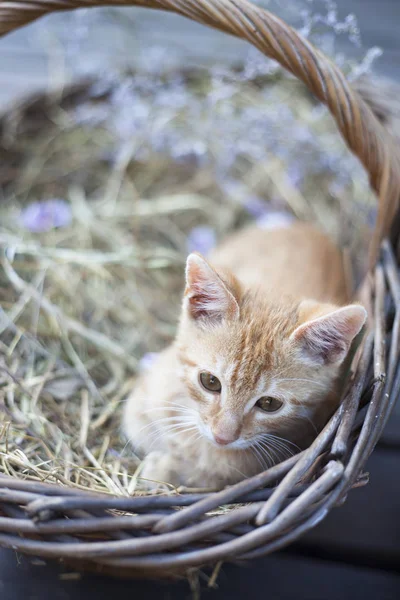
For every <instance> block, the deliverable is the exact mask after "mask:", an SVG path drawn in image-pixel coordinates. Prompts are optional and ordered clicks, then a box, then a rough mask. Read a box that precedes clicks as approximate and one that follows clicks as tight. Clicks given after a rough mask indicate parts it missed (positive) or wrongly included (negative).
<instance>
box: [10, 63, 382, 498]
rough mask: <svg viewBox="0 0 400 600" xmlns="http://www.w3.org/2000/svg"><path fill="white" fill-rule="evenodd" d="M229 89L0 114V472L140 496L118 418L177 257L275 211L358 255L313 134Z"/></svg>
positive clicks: (351, 194) (154, 335) (358, 207)
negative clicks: (312, 224) (315, 226)
mask: <svg viewBox="0 0 400 600" xmlns="http://www.w3.org/2000/svg"><path fill="white" fill-rule="evenodd" d="M242 75H243V72H241V71H240V70H238V71H237V72H236V73H231V74H230V75H229V76H228V75H226V74H222V75H221V74H220V73H219V74H218V76H216V75H215V74H213V73H211V75H206V74H205V73H204V72H203V71H202V70H200V69H198V70H191V72H190V73H185V72H179V73H178V72H176V71H170V72H167V73H153V74H151V75H149V74H141V73H136V74H134V75H129V76H128V75H127V76H125V77H123V78H119V79H118V80H115V81H103V80H100V81H94V82H93V81H92V82H84V83H82V84H79V85H75V86H73V87H70V88H67V89H66V90H64V91H63V92H62V93H60V94H54V95H52V96H51V97H49V96H47V97H37V98H35V99H33V100H30V101H28V102H26V103H25V104H23V105H22V106H21V107H19V108H16V109H14V110H12V111H10V112H8V113H7V114H6V115H4V116H3V118H2V120H1V126H0V135H1V149H0V153H1V156H0V159H1V160H0V185H1V190H2V201H1V207H0V223H1V225H0V246H1V272H0V305H1V308H0V471H1V472H3V473H6V474H9V475H12V476H14V477H19V478H29V479H36V480H40V481H48V482H56V483H59V484H62V485H68V486H73V487H76V488H85V489H87V488H90V489H92V490H97V491H101V492H109V493H114V494H132V493H134V492H137V493H139V492H140V488H141V480H140V461H139V459H138V458H137V457H135V456H134V455H133V453H132V450H131V449H130V448H128V447H127V445H126V441H125V440H124V439H122V437H121V435H120V429H119V421H120V412H121V408H122V404H123V402H124V399H125V398H126V396H127V394H128V393H129V391H130V390H131V388H132V386H133V385H134V382H135V377H136V375H137V373H138V371H139V369H140V368H146V365H147V366H148V364H149V363H150V362H151V355H150V354H149V353H150V352H156V351H159V350H160V349H162V348H163V347H164V346H165V345H166V344H167V343H168V342H169V341H170V340H171V339H172V337H173V335H174V331H175V325H176V317H177V313H178V310H179V304H180V294H181V290H182V285H183V279H182V276H183V265H184V260H185V257H186V254H187V252H188V251H189V250H191V249H196V248H197V249H200V250H204V251H205V250H206V249H207V247H209V246H210V245H212V244H213V243H214V239H216V240H218V239H219V238H221V237H222V236H223V235H225V234H226V233H227V232H229V231H231V230H232V229H234V228H236V227H239V226H241V225H242V224H244V223H245V222H247V221H250V220H252V219H255V218H262V216H263V214H265V212H268V211H270V210H271V209H282V208H285V209H286V210H290V211H292V212H293V213H294V214H295V215H297V216H299V217H300V218H303V219H309V220H313V221H317V222H318V223H319V224H320V225H321V226H323V227H324V228H325V229H327V230H328V231H329V232H330V233H331V234H333V235H334V236H335V237H336V239H337V240H338V241H339V242H340V243H342V244H344V245H346V246H347V247H349V249H350V250H351V251H354V250H355V249H357V251H358V255H362V253H360V248H363V247H364V244H365V242H366V239H367V238H368V235H369V226H370V223H371V216H372V212H373V211H372V208H371V207H372V206H373V202H372V199H371V194H370V192H369V189H368V184H367V181H366V179H365V177H364V175H363V173H362V170H361V168H360V167H359V165H358V163H357V162H356V161H355V160H353V159H351V158H349V154H348V151H347V150H346V149H345V148H344V146H343V143H342V142H341V140H340V138H339V136H338V135H337V133H336V132H335V127H334V126H333V124H332V122H331V120H330V118H329V117H328V116H327V115H326V112H325V111H324V110H322V109H320V108H319V107H316V106H315V105H314V102H313V100H312V98H310V97H309V96H308V95H307V93H306V92H305V91H304V90H303V88H302V87H301V86H300V85H299V84H298V83H296V82H295V81H293V80H292V79H289V78H286V77H284V76H283V75H282V73H281V72H280V71H274V72H272V73H267V74H263V75H262V76H260V75H259V74H257V73H256V74H255V76H254V77H252V78H250V79H249V77H243V76H242ZM356 266H357V265H356Z"/></svg>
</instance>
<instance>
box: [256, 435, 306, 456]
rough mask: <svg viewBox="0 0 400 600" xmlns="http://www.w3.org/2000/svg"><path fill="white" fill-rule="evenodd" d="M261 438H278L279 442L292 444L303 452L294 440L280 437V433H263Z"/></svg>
mask: <svg viewBox="0 0 400 600" xmlns="http://www.w3.org/2000/svg"><path fill="white" fill-rule="evenodd" d="M260 438H261V439H263V438H265V439H268V440H270V439H273V440H277V441H279V442H282V443H283V444H285V445H286V444H289V445H290V446H293V447H294V448H295V449H296V450H298V451H299V452H301V448H300V447H299V446H298V445H297V444H295V443H294V442H291V441H290V440H288V439H286V438H283V437H280V436H279V435H274V434H273V433H263V434H261V436H260Z"/></svg>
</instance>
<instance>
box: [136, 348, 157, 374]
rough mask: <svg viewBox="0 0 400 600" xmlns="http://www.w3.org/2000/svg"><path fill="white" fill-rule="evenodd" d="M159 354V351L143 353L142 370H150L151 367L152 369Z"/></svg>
mask: <svg viewBox="0 0 400 600" xmlns="http://www.w3.org/2000/svg"><path fill="white" fill-rule="evenodd" d="M158 356H159V353H158V352H146V354H143V356H142V358H141V359H140V361H139V367H140V370H141V371H148V370H149V369H151V367H152V366H153V364H154V362H155V360H156V359H157V358H158Z"/></svg>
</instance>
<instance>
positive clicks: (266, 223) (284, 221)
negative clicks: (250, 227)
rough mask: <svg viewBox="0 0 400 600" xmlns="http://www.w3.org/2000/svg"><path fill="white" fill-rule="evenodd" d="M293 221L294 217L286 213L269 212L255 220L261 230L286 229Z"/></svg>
mask: <svg viewBox="0 0 400 600" xmlns="http://www.w3.org/2000/svg"><path fill="white" fill-rule="evenodd" d="M293 221H295V217H294V216H293V215H291V214H290V213H288V212H286V211H281V212H279V211H270V212H268V213H265V214H264V215H262V216H261V217H259V218H258V219H257V220H256V223H257V225H258V227H260V228H261V229H278V228H280V227H288V226H289V225H291V224H292V223H293Z"/></svg>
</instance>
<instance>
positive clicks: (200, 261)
mask: <svg viewBox="0 0 400 600" xmlns="http://www.w3.org/2000/svg"><path fill="white" fill-rule="evenodd" d="M185 305H186V308H187V310H188V313H189V316H190V317H191V318H192V319H194V320H195V321H203V322H204V321H208V322H210V323H218V322H220V321H222V319H224V318H230V319H231V318H235V317H237V316H238V315H239V305H238V302H237V300H236V298H235V296H234V294H233V293H232V291H231V289H230V288H229V287H228V285H227V283H225V281H223V280H222V279H221V277H220V276H219V275H218V273H217V272H216V271H215V270H214V269H213V268H212V267H211V265H210V264H209V263H208V262H207V261H206V260H205V259H204V258H203V257H202V256H201V255H200V254H197V253H192V254H190V255H189V257H188V259H187V262H186V290H185V300H184V306H185Z"/></svg>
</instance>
